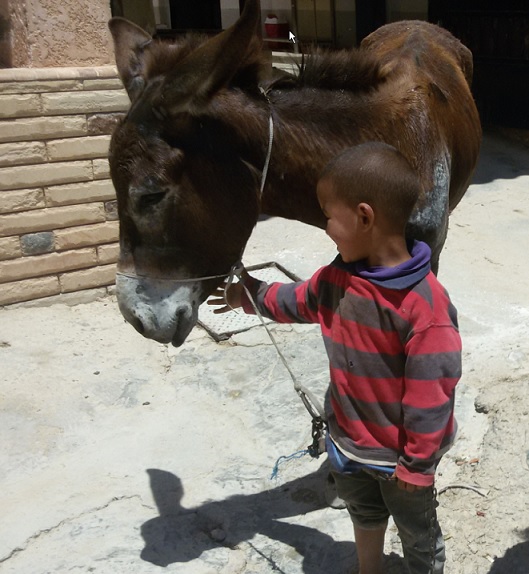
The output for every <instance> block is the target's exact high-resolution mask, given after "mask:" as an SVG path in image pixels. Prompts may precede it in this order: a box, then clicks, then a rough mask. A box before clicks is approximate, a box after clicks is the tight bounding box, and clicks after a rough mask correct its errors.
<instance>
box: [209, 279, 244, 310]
mask: <svg viewBox="0 0 529 574" xmlns="http://www.w3.org/2000/svg"><path fill="white" fill-rule="evenodd" d="M243 291H244V287H243V286H242V283H232V284H231V285H230V286H229V287H228V290H227V291H226V287H225V285H224V286H221V287H217V289H216V290H215V291H214V292H213V293H212V297H213V299H208V301H207V303H208V305H211V306H217V307H219V308H218V309H214V310H213V313H215V314H216V315H218V314H219V313H227V312H228V311H231V310H233V309H238V308H239V307H241V306H242V293H243Z"/></svg>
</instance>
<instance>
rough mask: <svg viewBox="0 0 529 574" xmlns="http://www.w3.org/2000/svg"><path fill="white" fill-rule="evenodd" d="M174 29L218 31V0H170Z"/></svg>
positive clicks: (219, 22)
mask: <svg viewBox="0 0 529 574" xmlns="http://www.w3.org/2000/svg"><path fill="white" fill-rule="evenodd" d="M170 6H171V27H172V28H173V29H174V30H206V31H219V30H220V29H221V28H222V19H221V15H220V0H192V1H191V0H170Z"/></svg>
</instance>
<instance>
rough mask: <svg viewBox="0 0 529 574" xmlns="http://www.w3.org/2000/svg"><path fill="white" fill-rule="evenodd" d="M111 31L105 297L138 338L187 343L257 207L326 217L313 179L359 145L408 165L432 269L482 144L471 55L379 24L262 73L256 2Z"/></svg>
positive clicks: (440, 40) (415, 25)
mask: <svg viewBox="0 0 529 574" xmlns="http://www.w3.org/2000/svg"><path fill="white" fill-rule="evenodd" d="M109 27H110V30H111V33H112V36H113V40H114V46H115V55H116V63H117V67H118V71H119V75H120V77H121V79H122V81H123V84H124V86H125V88H126V90H127V92H128V94H129V97H130V100H131V106H130V109H129V111H128V114H127V115H126V117H125V118H124V119H123V120H122V121H121V123H120V124H119V125H118V126H117V127H116V129H115V132H114V134H113V137H112V142H111V146H110V155H109V159H110V168H111V176H112V180H113V183H114V186H115V189H116V194H117V203H118V214H119V220H120V256H119V261H118V269H117V277H116V292H117V298H118V304H119V307H120V310H121V312H122V314H123V316H124V317H125V319H126V320H127V321H129V322H130V323H131V324H132V325H133V326H134V327H135V328H136V329H137V330H138V331H139V332H140V333H141V334H143V335H144V336H145V337H148V338H151V339H154V340H156V341H158V342H160V343H172V344H173V345H175V346H179V345H181V344H182V343H183V342H184V341H185V339H186V337H187V336H188V334H189V332H190V331H191V329H192V328H193V326H194V325H195V324H196V321H197V316H198V306H199V305H200V304H201V303H202V302H203V301H204V300H205V299H206V298H207V297H208V295H209V294H210V293H211V292H212V291H213V290H214V289H215V287H216V286H217V285H218V284H219V283H221V281H222V279H223V278H224V277H226V276H227V275H228V274H229V272H230V269H231V268H232V266H233V265H234V263H236V262H237V261H239V260H240V258H241V255H242V252H243V249H244V246H245V245H246V242H247V240H248V238H249V236H250V234H251V232H252V229H253V227H254V226H255V224H256V222H257V219H258V216H259V214H260V213H265V214H268V215H271V216H281V217H285V218H290V219H296V220H299V221H302V222H305V223H308V224H311V225H315V226H318V227H321V228H324V227H325V217H324V216H323V214H322V212H321V210H320V207H319V205H318V201H317V198H316V182H317V179H318V175H319V173H320V172H321V170H322V168H323V167H324V165H325V164H326V163H327V161H328V160H329V159H330V158H332V157H333V156H335V155H336V154H338V153H339V152H340V151H341V150H343V149H345V148H347V147H350V146H352V145H355V144H358V143H361V142H364V141H367V140H378V141H384V142H387V143H389V144H391V145H393V146H395V147H396V148H398V149H399V150H400V151H401V152H402V153H403V154H404V155H405V156H406V157H407V158H408V160H409V161H410V163H411V164H412V165H413V167H414V168H415V169H416V170H417V172H418V173H419V174H420V177H421V181H422V186H423V189H424V191H423V195H422V197H421V198H420V200H419V202H418V204H417V206H416V209H415V211H414V213H413V215H412V218H411V219H410V221H409V225H408V229H407V233H408V235H409V237H410V238H417V239H421V240H424V241H426V242H427V243H428V244H429V245H430V247H431V248H432V267H433V269H434V271H435V272H436V271H437V269H438V262H439V255H440V252H441V250H442V247H443V244H444V241H445V239H446V234H447V229H448V216H449V213H450V211H451V210H452V209H454V208H455V206H456V205H457V204H458V202H459V201H460V200H461V198H462V196H463V194H464V193H465V191H466V189H467V187H468V185H469V183H470V179H471V176H472V173H473V171H474V168H475V165H476V162H477V157H478V153H479V147H480V141H481V127H480V122H479V117H478V113H477V110H476V107H475V104H474V100H473V97H472V95H471V92H470V87H469V86H470V82H471V77H472V55H471V53H470V51H469V50H468V49H467V48H466V47H464V46H463V45H462V44H461V43H460V42H459V41H458V40H457V39H456V38H454V37H453V36H452V35H451V34H450V33H449V32H447V31H446V30H443V29H442V28H439V27H437V26H434V25H432V24H428V23H426V22H420V21H405V22H396V23H393V24H388V25H386V26H383V27H382V28H380V29H378V30H377V31H375V32H374V33H372V34H371V35H370V36H368V37H367V38H366V39H365V40H364V41H363V42H362V44H361V46H360V48H358V49H353V50H349V51H338V52H328V53H325V52H318V51H316V52H315V53H314V54H312V56H310V57H307V59H306V60H307V61H306V62H305V63H304V64H303V65H302V66H301V69H300V73H299V76H296V77H294V76H292V75H288V74H275V75H274V74H273V73H271V71H272V70H271V67H270V65H269V63H267V58H266V55H265V54H264V53H263V50H262V38H261V35H260V3H259V1H258V0H247V1H246V3H245V7H244V10H243V12H242V14H241V16H240V18H239V20H238V21H237V22H236V23H235V24H234V25H233V26H232V27H231V28H228V29H227V30H225V31H223V32H222V33H220V34H219V35H217V36H215V37H213V38H205V37H200V36H197V35H189V36H186V37H184V38H182V39H178V40H176V41H174V42H166V41H165V42H164V41H159V40H154V39H153V38H152V37H151V36H150V35H149V34H147V33H146V32H145V31H143V30H142V29H140V28H139V27H137V26H136V25H134V24H132V23H130V22H128V21H127V20H124V19H122V18H113V19H112V20H110V22H109Z"/></svg>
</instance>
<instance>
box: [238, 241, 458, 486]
mask: <svg viewBox="0 0 529 574" xmlns="http://www.w3.org/2000/svg"><path fill="white" fill-rule="evenodd" d="M411 255H412V258H411V259H410V260H409V261H407V262H406V263H404V264H402V265H399V266H397V267H394V268H367V267H365V265H363V262H356V263H344V262H343V261H342V259H341V257H340V256H338V257H337V258H336V259H335V260H334V261H333V262H332V263H331V264H330V265H327V266H325V267H322V268H321V269H320V270H319V271H317V272H316V273H315V274H314V275H313V276H312V277H311V278H310V279H309V280H308V281H303V282H298V283H289V284H281V283H273V284H271V285H268V284H266V283H263V282H261V281H258V280H255V279H253V278H252V279H251V280H250V281H249V282H248V283H247V286H248V288H249V290H250V291H251V292H252V294H253V296H254V298H255V301H256V303H257V306H258V308H259V310H260V311H261V313H263V315H265V316H267V317H269V318H271V319H274V320H275V321H277V322H280V323H292V322H295V323H319V324H320V326H321V330H322V334H323V339H324V343H325V348H326V351H327V354H328V357H329V363H330V380H331V383H330V401H328V402H329V405H330V408H329V412H328V413H327V415H328V424H329V432H330V435H331V437H332V439H333V442H334V443H335V444H336V446H337V447H338V448H339V450H340V451H341V452H342V453H343V454H345V455H346V456H347V457H348V458H349V459H351V460H353V461H357V462H359V463H363V464H370V465H372V464H374V465H381V466H392V467H395V468H396V476H397V477H398V478H400V479H402V480H404V481H406V482H409V483H412V484H416V485H419V486H428V485H431V484H433V482H434V474H435V468H436V466H437V464H438V462H439V460H440V458H441V456H442V455H443V454H444V453H445V452H446V451H447V450H448V449H449V448H450V446H451V445H452V442H453V440H454V437H455V432H456V422H455V419H454V396H455V386H456V384H457V381H458V380H459V378H460V376H461V339H460V336H459V332H458V326H457V313H456V310H455V308H454V306H453V305H452V303H451V302H450V299H449V297H448V294H447V292H446V291H445V289H444V288H443V287H442V286H441V284H440V283H439V282H438V280H437V278H436V277H435V275H434V274H433V273H432V272H431V271H430V249H429V247H428V246H427V245H426V244H425V243H421V242H415V243H414V244H413V247H412V250H411ZM243 308H244V310H245V311H246V312H248V313H252V312H253V307H252V304H251V302H250V301H249V299H248V297H247V296H246V295H244V296H243Z"/></svg>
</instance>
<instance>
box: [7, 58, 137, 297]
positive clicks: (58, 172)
mask: <svg viewBox="0 0 529 574" xmlns="http://www.w3.org/2000/svg"><path fill="white" fill-rule="evenodd" d="M128 105H129V100H128V97H127V95H126V93H125V91H124V89H123V87H122V84H121V82H120V80H119V78H118V77H117V72H116V69H115V67H113V66H101V67H93V68H90V67H83V68H45V69H10V70H9V69H6V70H0V305H9V304H13V303H18V302H23V301H30V300H42V299H44V298H52V300H53V301H61V300H63V301H65V302H66V301H67V300H68V298H69V297H70V298H72V297H71V295H70V296H69V295H68V294H72V293H76V294H77V296H76V300H79V299H80V297H79V295H84V296H85V297H87V298H88V299H91V298H94V297H96V296H100V295H104V294H106V292H107V289H106V288H107V286H111V285H113V283H114V278H115V262H116V260H117V256H118V243H117V241H118V221H117V214H116V205H115V193H114V188H113V186H112V182H111V180H110V176H109V169H108V161H107V153H108V145H109V141H110V134H111V132H112V130H113V128H114V125H115V123H116V121H117V119H118V118H119V116H120V115H122V113H123V112H124V111H126V109H127V108H128Z"/></svg>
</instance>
